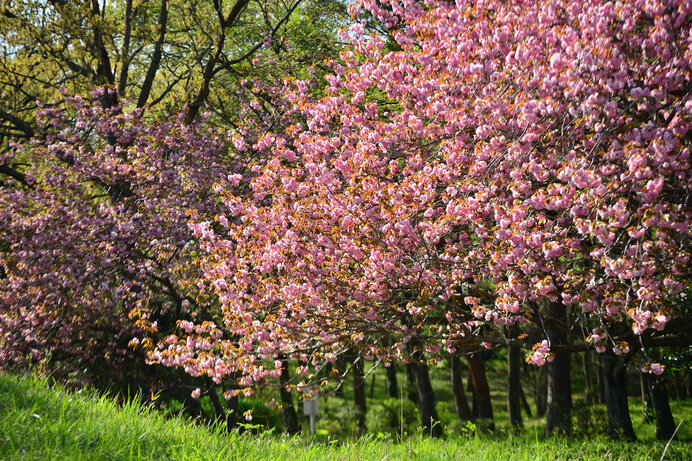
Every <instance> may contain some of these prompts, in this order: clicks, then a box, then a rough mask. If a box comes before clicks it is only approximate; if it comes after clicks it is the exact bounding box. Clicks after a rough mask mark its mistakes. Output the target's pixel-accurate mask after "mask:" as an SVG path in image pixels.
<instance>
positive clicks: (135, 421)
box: [0, 375, 692, 461]
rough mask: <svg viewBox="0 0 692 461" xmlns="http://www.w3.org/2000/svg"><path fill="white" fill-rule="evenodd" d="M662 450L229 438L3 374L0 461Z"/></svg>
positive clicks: (596, 444) (619, 455) (510, 442)
mask: <svg viewBox="0 0 692 461" xmlns="http://www.w3.org/2000/svg"><path fill="white" fill-rule="evenodd" d="M664 445H665V443H662V442H637V443H631V444H628V443H621V442H613V441H610V440H608V439H606V438H602V437H593V438H589V439H588V440H586V439H552V438H551V439H544V438H543V437H541V436H540V435H539V431H537V430H528V431H526V432H524V433H523V434H521V435H512V434H498V435H495V436H492V437H484V436H478V437H476V436H472V437H464V436H449V437H448V438H446V439H442V440H434V439H429V438H427V437H424V436H421V435H420V434H414V435H412V436H409V437H406V438H405V439H404V440H403V441H401V442H399V441H396V440H395V439H394V438H393V437H391V436H389V435H384V434H381V435H380V436H368V437H362V438H348V439H344V440H333V439H330V438H329V437H328V436H324V437H318V438H315V439H310V438H309V437H306V436H303V437H285V436H280V435H277V434H273V433H271V432H265V433H263V434H260V435H250V434H249V432H248V433H247V435H239V434H237V433H231V434H227V433H225V432H223V430H222V429H220V428H211V429H210V428H207V427H202V426H198V425H195V424H193V423H191V422H188V421H186V420H185V419H183V418H181V417H174V418H164V417H163V416H162V415H160V414H159V413H157V412H155V411H154V410H151V409H148V408H145V407H142V406H141V405H139V404H136V403H131V402H130V403H127V402H126V403H123V404H122V405H121V406H119V405H118V404H117V403H116V402H115V401H114V400H113V399H111V398H108V397H105V396H102V395H97V394H96V393H94V392H91V391H88V390H83V391H80V392H76V393H74V392H68V391H66V390H65V389H64V388H62V387H60V386H57V385H53V386H50V385H49V382H48V380H47V379H45V378H37V377H26V378H19V377H15V376H7V375H0V459H2V460H24V459H27V460H42V459H50V460H91V459H93V460H130V459H144V460H148V459H150V460H197V459H199V460H202V459H204V460H236V459H238V460H240V459H243V460H247V459H251V460H261V459H267V460H274V459H282V460H369V459H371V460H389V459H420V460H438V459H449V460H452V459H455V460H456V459H473V460H493V461H496V460H524V459H546V460H551V459H555V460H557V459H561V460H562V459H575V460H576V459H580V460H591V459H592V460H597V459H598V460H601V459H610V460H630V459H659V458H660V456H661V453H662V451H663V448H664ZM666 458H667V459H690V458H692V449H691V448H690V444H689V440H687V441H685V440H680V441H674V442H673V443H672V444H671V446H670V448H669V450H668V453H667V456H666Z"/></svg>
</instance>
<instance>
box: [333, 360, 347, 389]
mask: <svg viewBox="0 0 692 461" xmlns="http://www.w3.org/2000/svg"><path fill="white" fill-rule="evenodd" d="M335 365H336V369H337V370H338V371H339V375H340V376H343V374H344V371H346V357H345V356H344V354H341V355H339V356H337V358H336V362H335ZM334 394H335V395H336V396H337V397H341V398H343V397H344V380H343V378H342V379H340V380H339V383H338V384H337V385H336V388H335V389H334Z"/></svg>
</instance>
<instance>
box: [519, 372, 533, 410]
mask: <svg viewBox="0 0 692 461" xmlns="http://www.w3.org/2000/svg"><path fill="white" fill-rule="evenodd" d="M519 397H520V398H521V405H522V407H524V413H526V416H528V417H529V418H532V417H533V415H532V414H531V407H530V406H529V401H528V400H526V394H525V393H524V387H523V386H522V385H521V381H519Z"/></svg>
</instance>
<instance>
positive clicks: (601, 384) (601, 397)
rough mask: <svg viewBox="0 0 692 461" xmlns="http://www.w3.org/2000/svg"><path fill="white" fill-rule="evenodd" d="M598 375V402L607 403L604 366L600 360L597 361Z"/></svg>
mask: <svg viewBox="0 0 692 461" xmlns="http://www.w3.org/2000/svg"><path fill="white" fill-rule="evenodd" d="M596 364H597V365H596V370H597V374H596V377H597V378H598V394H597V395H598V403H605V400H606V398H605V378H604V377H603V366H602V365H601V362H600V360H598V361H596Z"/></svg>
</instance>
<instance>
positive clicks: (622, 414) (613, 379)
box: [601, 349, 637, 440]
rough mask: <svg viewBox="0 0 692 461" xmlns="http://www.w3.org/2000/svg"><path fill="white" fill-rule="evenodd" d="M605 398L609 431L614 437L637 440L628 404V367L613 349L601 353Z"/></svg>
mask: <svg viewBox="0 0 692 461" xmlns="http://www.w3.org/2000/svg"><path fill="white" fill-rule="evenodd" d="M601 363H602V364H603V378H604V384H605V400H606V407H607V408H608V422H609V424H610V429H609V433H610V436H611V437H612V438H614V439H618V438H621V437H624V438H626V439H628V440H635V439H636V438H637V436H636V435H635V434H634V428H633V427H632V420H631V419H630V411H629V406H628V405H627V385H626V384H627V383H626V379H625V378H626V375H627V368H626V366H625V361H624V359H623V358H622V357H617V356H616V355H615V354H614V353H613V351H612V350H609V349H608V350H606V351H605V352H604V353H602V354H601Z"/></svg>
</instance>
